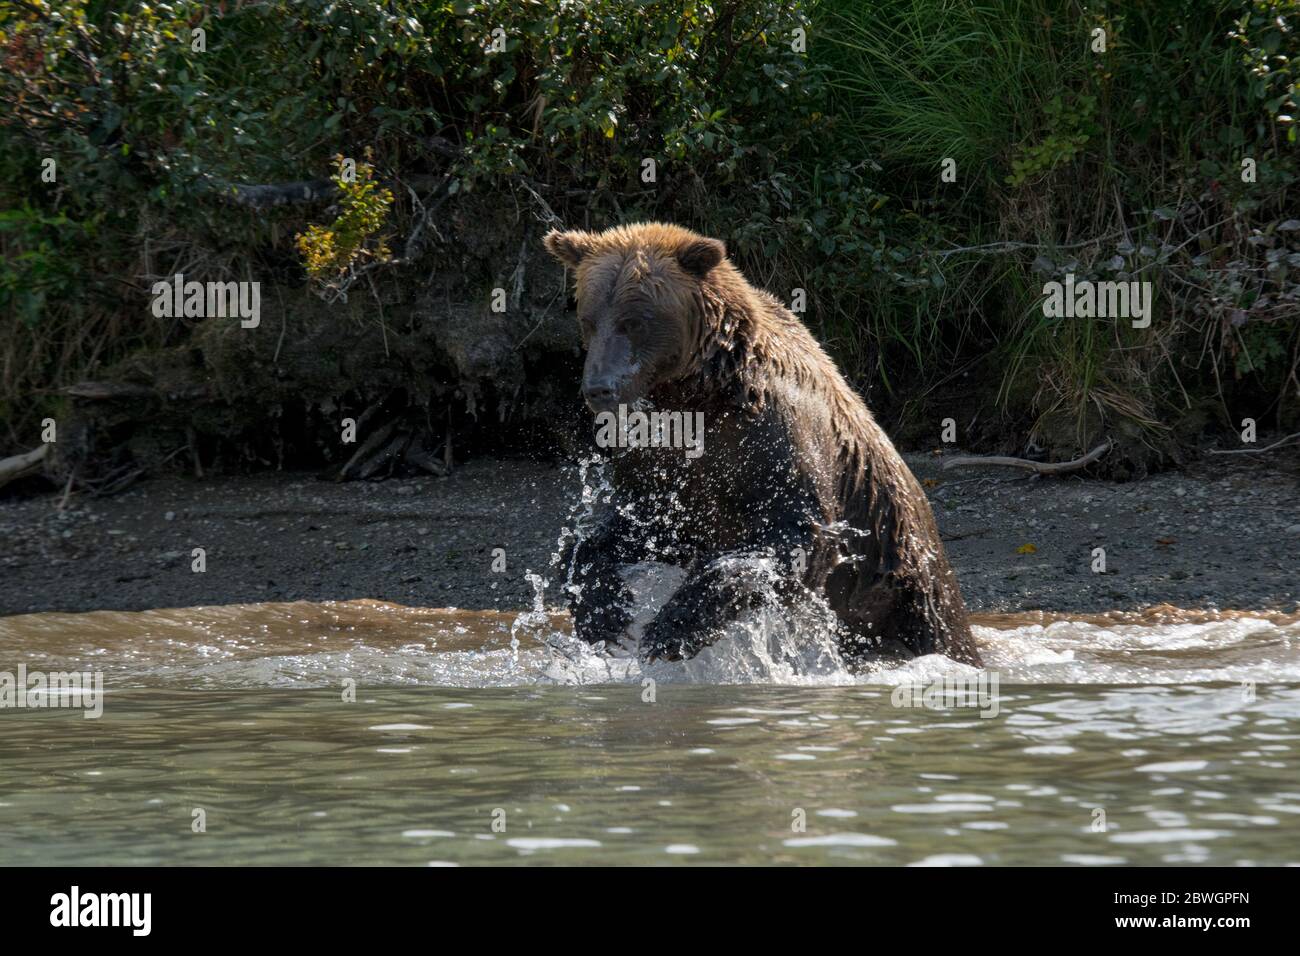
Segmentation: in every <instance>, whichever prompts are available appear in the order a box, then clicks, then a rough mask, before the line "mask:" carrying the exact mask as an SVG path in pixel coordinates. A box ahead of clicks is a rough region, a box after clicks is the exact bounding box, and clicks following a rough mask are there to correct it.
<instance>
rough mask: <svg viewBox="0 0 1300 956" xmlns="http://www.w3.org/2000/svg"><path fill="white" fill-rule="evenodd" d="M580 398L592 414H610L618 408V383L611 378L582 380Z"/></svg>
mask: <svg viewBox="0 0 1300 956" xmlns="http://www.w3.org/2000/svg"><path fill="white" fill-rule="evenodd" d="M582 397H583V398H585V399H586V400H587V407H588V408H590V409H591V410H592V411H593V412H596V413H597V414H599V413H600V412H612V411H614V410H616V409H617V408H618V383H617V382H615V381H614V379H612V378H593V379H584V380H583V382H582Z"/></svg>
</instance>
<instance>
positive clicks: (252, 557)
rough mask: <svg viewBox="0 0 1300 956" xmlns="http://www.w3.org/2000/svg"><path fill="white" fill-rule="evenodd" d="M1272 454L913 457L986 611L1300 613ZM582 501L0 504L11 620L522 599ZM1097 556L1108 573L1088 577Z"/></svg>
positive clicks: (960, 568) (514, 481)
mask: <svg viewBox="0 0 1300 956" xmlns="http://www.w3.org/2000/svg"><path fill="white" fill-rule="evenodd" d="M1280 451H1281V450H1279V452H1280ZM1261 457H1264V458H1267V462H1262V463H1261V462H1251V461H1248V460H1245V459H1246V458H1247V456H1219V457H1213V458H1209V457H1207V458H1205V459H1202V461H1201V463H1200V464H1199V465H1196V466H1194V467H1193V468H1192V469H1190V470H1189V471H1187V472H1185V473H1182V474H1166V475H1160V476H1157V477H1154V478H1148V479H1145V480H1143V481H1138V482H1131V483H1127V484H1111V483H1103V482H1094V481H1085V480H1082V479H1078V478H1070V477H1067V478H1055V479H1053V478H1044V479H1041V480H1036V481H1034V480H1029V479H1025V478H1017V477H1013V476H1014V475H1015V474H1016V473H1015V472H1010V473H1009V472H1007V471H1005V470H993V469H990V470H986V471H969V470H963V471H958V472H948V473H941V472H940V471H939V469H938V465H939V459H937V458H935V457H933V456H930V455H912V456H908V461H909V463H910V464H911V465H912V467H913V469H914V470H915V471H916V473H917V476H918V477H919V478H921V479H922V481H923V483H924V484H925V485H926V487H927V490H928V491H929V493H930V494H931V496H932V500H933V501H934V504H935V511H936V514H937V516H938V519H939V525H940V528H941V529H942V532H943V535H944V538H945V539H946V540H947V541H948V544H947V547H948V550H949V553H950V555H951V557H952V561H953V564H954V565H955V567H956V569H957V573H958V577H959V578H960V580H961V585H962V590H963V592H964V594H965V595H966V600H967V602H968V603H969V605H970V606H971V608H972V609H973V610H978V611H1020V610H1039V609H1041V610H1054V611H1101V610H1108V609H1112V608H1115V609H1137V608H1142V607H1146V606H1149V605H1152V604H1160V603H1169V604H1173V605H1177V606H1181V607H1207V608H1243V609H1248V608H1249V609H1257V608H1274V609H1279V610H1294V609H1296V607H1297V601H1298V600H1300V478H1298V475H1300V467H1298V466H1297V462H1296V457H1295V456H1294V455H1286V456H1283V455H1281V454H1276V455H1273V456H1261ZM579 491H580V484H579V481H578V478H577V474H576V471H575V469H573V468H571V467H560V466H554V465H549V464H537V463H532V462H527V461H490V460H489V461H477V462H473V463H470V464H467V465H464V466H462V467H460V468H459V469H457V470H456V471H455V472H454V473H453V474H452V475H451V476H449V477H446V478H434V477H429V478H421V479H413V480H406V481H398V480H392V481H385V482H349V483H344V484H335V483H331V482H324V481H318V480H316V479H315V478H314V477H311V476H308V475H300V474H283V473H274V474H266V475H262V476H259V477H251V478H216V479H211V480H207V481H193V480H180V479H159V480H154V481H150V482H147V483H144V484H141V485H138V486H136V487H134V488H133V489H131V490H129V491H127V492H125V493H123V494H120V495H118V496H116V497H112V498H105V499H98V500H96V499H78V498H76V497H74V498H73V499H72V500H71V501H70V502H69V503H68V506H67V507H66V509H65V510H64V511H62V512H60V511H59V510H58V503H59V501H58V497H57V496H50V497H42V498H35V499H27V500H7V501H0V540H3V541H4V542H5V544H4V548H3V554H2V556H0V614H17V613H23V612H28V611H54V610H58V611H90V610H97V609H116V610H140V609H145V608H153V607H184V606H193V605H203V604H229V603H237V602H249V601H291V600H309V601H322V600H343V599H349V598H375V599H381V600H388V601H394V602H398V603H402V604H411V605H425V606H434V607H446V606H454V607H464V608H501V609H514V608H524V607H527V606H528V605H529V604H530V603H531V600H532V593H533V592H532V587H531V586H530V585H529V584H528V582H527V581H526V580H525V577H524V575H525V573H526V572H527V571H528V570H533V571H545V569H546V568H547V567H548V565H549V561H550V555H551V553H552V551H553V549H554V547H555V542H556V538H557V536H558V534H559V531H560V529H561V528H562V527H563V526H564V524H565V522H566V521H567V520H568V515H569V514H570V505H571V503H572V502H575V501H576V500H577V499H578V495H579ZM1030 546H1032V547H1030ZM1097 547H1101V548H1104V549H1105V552H1106V573H1104V574H1096V573H1093V572H1092V570H1091V565H1092V561H1093V557H1092V550H1093V549H1094V548H1097ZM194 548H203V549H204V551H205V557H206V564H207V569H206V571H205V572H204V573H202V574H198V573H194V571H192V570H191V564H192V560H193V559H192V557H191V554H192V550H193V549H194ZM496 548H502V549H504V551H505V564H506V567H505V570H504V571H503V572H499V573H498V572H494V571H493V570H492V566H493V550H494V549H496ZM558 600H559V595H558V593H557V591H556V590H555V589H552V590H551V591H550V592H549V593H548V601H549V602H557V601H558Z"/></svg>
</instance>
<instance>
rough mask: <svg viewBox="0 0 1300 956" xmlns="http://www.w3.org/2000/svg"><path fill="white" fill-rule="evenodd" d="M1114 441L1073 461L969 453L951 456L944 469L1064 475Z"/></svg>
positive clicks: (1100, 453) (1087, 461)
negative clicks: (1008, 470)
mask: <svg viewBox="0 0 1300 956" xmlns="http://www.w3.org/2000/svg"><path fill="white" fill-rule="evenodd" d="M1113 444H1114V443H1113V442H1112V441H1111V440H1110V439H1109V438H1107V439H1106V440H1105V441H1104V442H1102V443H1101V444H1100V445H1098V446H1097V447H1096V448H1094V449H1093V450H1092V451H1090V452H1088V454H1086V455H1084V456H1083V457H1082V458H1076V459H1074V460H1073V461H1030V460H1029V459H1028V458H1008V457H1004V456H1000V455H989V456H979V455H969V456H964V457H959V458H949V459H948V460H947V461H945V462H944V463H943V470H944V471H949V470H951V469H953V468H979V467H987V466H989V465H993V466H998V467H1002V468H1020V469H1023V470H1024V471H1032V472H1035V473H1036V474H1039V475H1064V474H1067V473H1069V472H1072V471H1078V470H1079V469H1080V468H1085V467H1087V466H1088V465H1091V464H1092V463H1093V462H1094V461H1096V460H1097V459H1098V458H1100V457H1101V456H1102V455H1104V454H1106V452H1108V451H1110V449H1111V446H1112V445H1113Z"/></svg>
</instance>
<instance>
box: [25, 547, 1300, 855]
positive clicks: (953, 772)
mask: <svg viewBox="0 0 1300 956" xmlns="http://www.w3.org/2000/svg"><path fill="white" fill-rule="evenodd" d="M642 573H643V575H645V576H646V577H644V578H643V579H642V580H641V581H640V582H639V583H638V588H639V590H640V592H641V593H642V594H643V595H650V594H652V593H653V592H655V591H656V590H657V591H659V592H661V594H662V592H666V591H667V590H668V589H670V588H671V586H672V584H673V583H674V582H673V581H672V580H671V575H667V574H666V573H665V572H661V571H656V570H655V569H653V568H649V569H642ZM656 574H659V575H660V578H661V580H659V581H658V583H657V584H656V583H655V582H654V581H653V580H652V579H653V578H654V577H655V575H656ZM655 603H656V602H655V601H654V600H649V599H647V600H645V601H644V602H642V605H641V606H640V607H639V610H638V618H639V619H640V620H642V621H644V620H645V619H646V617H647V616H648V615H649V614H650V613H652V610H653V606H654V604H655ZM1221 617H1222V618H1223V619H1221V620H1212V619H1209V617H1208V616H1207V615H1201V614H1191V613H1183V614H1179V613H1174V612H1170V613H1166V614H1163V615H1162V614H1151V615H1129V616H1127V617H1125V616H1122V615H1111V616H1110V619H1106V618H1092V619H1090V620H1089V621H1086V622H1085V621H1069V620H1052V619H1050V618H1043V617H1042V616H1038V615H1022V616H1019V617H1012V616H1004V617H1001V618H987V617H986V618H983V619H981V620H982V624H981V625H980V626H978V627H977V628H976V633H977V634H978V636H979V639H980V643H981V645H982V650H983V652H984V654H985V658H986V661H987V663H988V665H989V668H990V672H992V673H997V674H998V676H999V679H1000V689H999V693H998V705H999V706H998V709H999V713H998V716H997V717H994V718H989V719H982V718H981V717H980V716H979V711H978V710H977V709H975V708H949V709H946V710H932V709H926V708H923V707H916V708H900V707H896V706H894V705H893V703H892V702H891V687H890V686H889V685H891V684H897V683H899V682H902V681H930V680H933V679H935V678H936V677H939V676H943V675H952V674H954V673H968V674H969V673H973V669H971V668H965V667H962V666H961V665H956V664H953V663H951V662H949V661H947V660H945V659H943V658H938V657H930V658H922V659H920V660H917V661H913V662H911V663H910V664H908V665H906V666H893V667H890V668H884V669H881V670H879V671H877V672H875V673H872V674H866V675H859V676H856V677H855V676H852V675H850V674H848V673H847V672H845V671H844V670H843V669H842V668H839V667H838V666H836V665H835V663H834V661H833V659H831V658H829V657H828V656H827V654H826V653H825V651H824V649H823V650H815V651H814V652H813V653H811V654H805V655H802V656H801V655H800V654H797V653H789V652H788V647H789V643H790V642H788V641H785V640H784V639H785V638H786V637H788V636H790V634H792V633H793V631H792V630H790V629H794V628H798V627H800V626H805V625H807V626H817V621H816V619H815V618H814V619H811V620H809V621H802V622H801V621H798V620H796V621H793V622H790V621H786V622H781V621H777V620H754V621H750V622H749V623H748V624H747V625H744V626H739V625H738V626H737V627H736V628H735V629H734V631H733V633H732V634H730V635H729V636H728V637H727V638H726V639H724V640H723V641H722V642H720V644H719V646H718V647H715V648H714V649H712V650H711V651H709V652H707V653H706V654H705V655H703V656H702V659H700V660H697V661H695V662H691V663H689V664H686V665H667V664H664V665H656V666H655V667H654V668H652V669H651V670H650V671H648V672H647V673H648V674H649V675H650V676H653V677H655V679H656V694H655V702H654V703H647V702H645V700H644V687H643V684H642V680H643V678H644V677H645V676H646V675H645V674H642V673H641V670H640V667H639V665H638V664H637V663H636V662H635V659H634V657H633V656H632V655H630V654H629V653H627V652H626V651H623V652H619V653H618V654H616V655H612V656H611V655H603V654H597V653H595V652H593V651H592V650H591V649H589V648H586V647H585V646H584V645H581V644H580V643H579V642H576V641H574V640H573V639H572V638H571V637H570V636H569V634H568V620H567V616H564V615H556V614H547V613H545V612H544V611H541V610H536V609H535V610H534V611H533V612H531V613H530V614H528V615H513V614H500V613H495V612H469V611H448V610H432V609H419V608H404V607H398V606H394V605H387V604H380V603H376V602H368V601H356V602H345V603H336V604H319V605H316V604H301V603H300V604H262V605H242V606H231V607H217V608H190V609H183V610H161V611H147V612H141V613H137V614H130V613H119V612H95V613H92V614H40V615H28V616H19V617H11V618H4V619H0V647H2V648H4V651H3V659H0V670H10V671H13V670H14V669H15V668H16V665H17V664H18V663H24V664H26V665H27V667H28V668H29V669H42V670H46V671H54V670H68V669H78V670H80V669H85V668H94V669H98V670H102V671H103V673H104V683H105V689H106V700H105V704H104V715H103V717H102V718H100V719H98V720H85V719H83V717H82V716H81V713H80V712H79V711H75V710H5V711H3V712H0V721H3V731H4V732H3V734H0V765H3V766H4V767H5V770H6V773H5V775H4V777H3V780H2V781H0V863H40V862H67V863H72V862H93V863H106V862H139V863H150V862H169V863H179V862H202V861H208V862H218V863H229V864H234V863H248V862H272V861H274V862H281V863H285V862H297V863H310V862H337V863H346V862H357V863H365V862H369V863H381V862H383V863H416V864H423V863H431V862H438V863H448V862H451V863H477V862H511V861H518V862H523V863H529V862H548V861H550V862H554V861H563V862H602V861H603V862H609V863H615V862H620V863H627V862H672V863H693V862H703V863H708V862H766V861H776V862H795V863H813V862H822V863H825V862H856V863H862V862H867V863H912V864H946V863H963V862H967V863H970V862H983V863H1003V864H1006V863H1032V862H1046V863H1064V864H1073V863H1077V864H1097V865H1103V864H1107V865H1109V864H1118V863H1121V862H1125V863H1147V864H1162V863H1226V864H1235V863H1295V862H1300V861H1297V860H1293V859H1290V858H1289V857H1288V856H1287V853H1288V852H1289V851H1287V850H1286V848H1287V847H1293V846H1296V845H1300V840H1298V839H1297V838H1298V837H1300V832H1298V831H1300V772H1297V771H1298V770H1300V766H1298V765H1297V761H1296V759H1295V756H1294V748H1295V741H1296V740H1297V739H1300V736H1298V735H1300V654H1297V648H1298V646H1300V625H1297V624H1296V623H1295V622H1294V621H1293V620H1290V619H1287V618H1282V617H1277V616H1273V617H1271V618H1270V617H1269V616H1268V615H1259V616H1254V617H1252V616H1235V615H1222V616H1221ZM516 625H518V626H516ZM512 629H513V633H512ZM783 629H785V630H783ZM512 641H513V646H512ZM783 642H784V644H785V646H786V650H782V646H783ZM807 646H812V647H814V648H821V647H822V645H821V644H820V643H819V640H813V641H811V642H807ZM349 679H350V680H353V681H355V682H356V685H357V688H358V689H357V694H356V701H355V702H354V703H345V702H344V701H343V698H342V693H341V690H342V687H343V683H344V681H345V680H349ZM1243 682H1254V685H1253V687H1252V685H1251V684H1249V683H1244V684H1243ZM1279 781H1292V782H1291V783H1279ZM195 807H203V808H205V810H206V811H207V814H208V816H207V819H208V821H209V826H208V832H207V833H204V834H194V833H192V832H191V829H190V824H191V812H192V810H193V808H195ZM498 807H499V808H503V809H505V810H506V813H507V819H508V821H509V822H508V826H507V831H506V833H504V834H499V833H493V832H492V830H491V828H490V823H491V813H492V811H493V810H494V809H496V808H498ZM1099 808H1100V809H1102V810H1104V811H1105V814H1106V819H1107V829H1106V831H1105V832H1094V830H1093V821H1094V819H1095V813H1096V811H1097V810H1098V809H1099ZM797 810H802V811H803V812H804V814H805V815H806V819H807V826H806V829H805V830H803V831H801V832H796V831H795V830H793V829H792V819H793V817H792V814H794V813H795V812H796V811H797Z"/></svg>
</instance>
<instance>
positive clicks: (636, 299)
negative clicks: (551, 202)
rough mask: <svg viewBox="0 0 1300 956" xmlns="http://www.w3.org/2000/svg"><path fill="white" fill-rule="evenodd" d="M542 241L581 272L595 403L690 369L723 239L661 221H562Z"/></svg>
mask: <svg viewBox="0 0 1300 956" xmlns="http://www.w3.org/2000/svg"><path fill="white" fill-rule="evenodd" d="M543 242H544V243H545V244H546V249H547V251H548V252H550V254H551V255H553V256H554V257H555V258H556V259H559V260H560V262H562V263H564V264H565V265H566V266H569V267H570V268H572V269H573V270H574V271H575V273H576V274H577V293H578V322H579V323H580V325H581V327H582V342H583V346H584V347H585V348H586V350H587V361H586V365H585V367H584V369H583V373H582V394H583V397H584V398H586V400H587V404H588V405H589V406H590V407H591V409H592V411H595V412H604V411H614V410H616V409H617V408H618V406H619V405H620V404H623V405H629V406H631V405H633V404H635V403H636V402H637V401H639V400H640V399H642V398H644V397H645V396H647V395H648V394H649V393H650V392H651V391H652V390H653V389H654V388H655V387H656V386H657V385H660V384H661V383H664V382H670V381H673V380H674V379H677V378H680V377H681V376H683V375H685V374H686V373H687V372H688V371H689V370H690V367H691V362H692V361H693V360H694V359H695V357H696V356H695V352H696V348H697V343H698V342H699V340H700V334H701V322H702V321H703V310H702V289H703V283H704V282H705V280H706V278H707V277H708V275H709V273H710V272H711V271H712V270H713V269H714V268H716V267H717V266H718V264H719V263H721V262H722V260H723V258H724V257H725V256H726V254H727V250H726V247H725V246H724V245H723V244H722V243H721V242H719V241H718V240H717V239H709V238H706V237H704V236H701V235H698V234H696V233H694V232H691V231H690V230H689V229H683V228H681V227H679V226H672V225H666V224H663V223H639V224H637V225H631V226H620V227H618V228H616V229H608V230H606V231H605V232H582V231H578V230H570V231H561V230H558V229H557V230H552V231H551V232H550V233H548V234H547V236H546V238H545V239H544V240H543Z"/></svg>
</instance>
